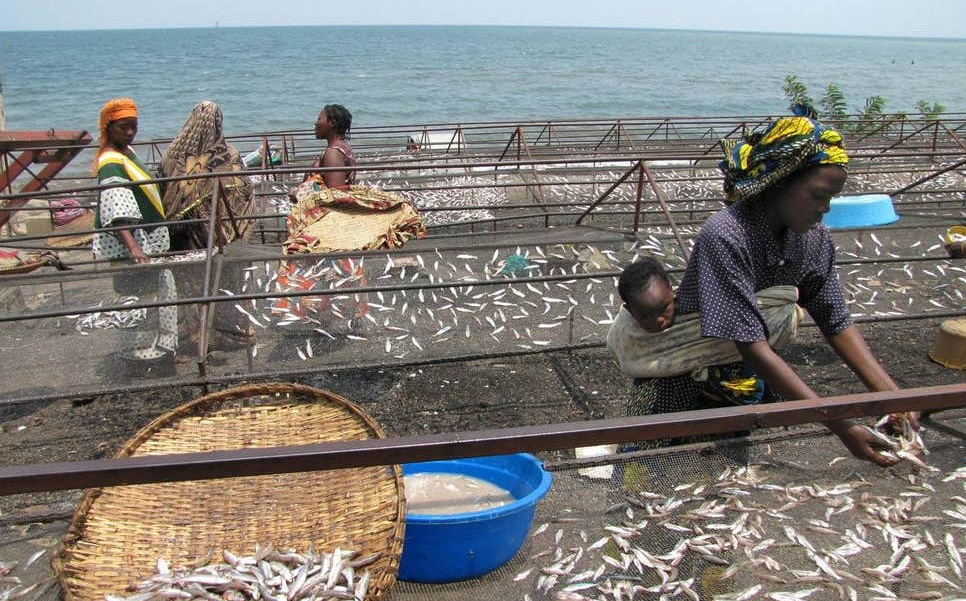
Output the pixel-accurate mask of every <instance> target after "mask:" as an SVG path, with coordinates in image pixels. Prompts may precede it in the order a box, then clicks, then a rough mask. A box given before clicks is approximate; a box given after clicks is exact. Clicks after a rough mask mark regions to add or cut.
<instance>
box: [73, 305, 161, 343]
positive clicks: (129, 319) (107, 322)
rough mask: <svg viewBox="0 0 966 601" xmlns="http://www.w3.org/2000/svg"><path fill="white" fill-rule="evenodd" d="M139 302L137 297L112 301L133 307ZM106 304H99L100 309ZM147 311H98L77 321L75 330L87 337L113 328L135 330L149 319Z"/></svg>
mask: <svg viewBox="0 0 966 601" xmlns="http://www.w3.org/2000/svg"><path fill="white" fill-rule="evenodd" d="M137 302H138V297H136V296H125V297H122V298H119V299H116V300H112V301H110V304H112V305H133V304H135V303H137ZM103 305H104V303H98V305H97V306H98V307H101V306H103ZM147 315H148V310H147V309H131V310H129V311H98V312H95V313H88V314H86V315H84V316H82V317H79V318H78V319H77V323H76V324H74V328H75V329H76V330H77V332H79V333H80V334H81V335H83V336H86V335H87V334H88V333H89V332H90V331H91V330H107V329H112V328H122V329H124V328H134V327H137V325H138V324H139V323H141V322H142V321H144V320H145V319H146V318H147Z"/></svg>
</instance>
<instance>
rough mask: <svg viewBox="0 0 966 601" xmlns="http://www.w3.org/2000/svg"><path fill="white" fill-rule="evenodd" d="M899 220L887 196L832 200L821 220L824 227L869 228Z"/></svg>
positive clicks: (872, 195) (843, 197) (860, 196)
mask: <svg viewBox="0 0 966 601" xmlns="http://www.w3.org/2000/svg"><path fill="white" fill-rule="evenodd" d="M898 220H899V216H898V215H896V210H895V208H894V207H893V206H892V198H891V197H890V196H889V195H888V194H860V195H858V196H840V197H838V198H833V199H832V202H831V203H830V205H829V210H828V213H826V214H825V217H824V218H823V219H822V223H824V224H825V226H826V227H829V228H832V229H837V228H845V227H871V226H875V225H885V224H887V223H894V222H896V221H898Z"/></svg>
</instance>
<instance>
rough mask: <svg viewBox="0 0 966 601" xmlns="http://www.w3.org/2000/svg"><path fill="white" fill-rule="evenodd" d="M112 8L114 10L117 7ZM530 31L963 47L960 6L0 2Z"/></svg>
mask: <svg viewBox="0 0 966 601" xmlns="http://www.w3.org/2000/svg"><path fill="white" fill-rule="evenodd" d="M119 7H120V8H119ZM216 22H217V23H218V24H219V25H220V26H222V27H235V26H258V25H261V26H270V25H274V26H277V25H538V26H568V27H571V26H588V27H632V28H654V29H700V30H719V31H767V32H783V33H823V34H841V35H877V36H909V37H952V38H966V1H963V0H914V1H911V0H809V1H807V2H801V1H798V2H788V1H780V0H756V1H749V0H589V1H588V0H581V1H577V0H487V1H486V2H480V1H474V0H405V1H400V0H348V1H346V0H342V1H339V2H332V1H325V0H270V1H268V2H266V1H265V0H257V1H255V0H231V1H223V0H213V1H209V2H203V1H200V0H161V1H158V2H129V3H120V2H118V1H117V0H76V1H70V2H67V1H60V0H56V1H55V0H4V2H3V3H2V4H0V31H19V30H64V29H129V28H169V27H210V26H213V25H214V24H215V23H216Z"/></svg>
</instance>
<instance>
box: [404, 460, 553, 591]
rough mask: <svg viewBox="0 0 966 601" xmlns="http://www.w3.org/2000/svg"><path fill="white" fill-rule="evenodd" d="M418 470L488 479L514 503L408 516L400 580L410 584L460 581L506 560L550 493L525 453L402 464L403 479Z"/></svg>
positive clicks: (541, 473)
mask: <svg viewBox="0 0 966 601" xmlns="http://www.w3.org/2000/svg"><path fill="white" fill-rule="evenodd" d="M421 472H436V473H439V472H443V473H448V474H463V475H466V476H472V477H474V478H480V479H481V480H487V481H488V482H491V483H493V484H495V485H497V486H499V487H501V488H503V489H505V490H508V491H509V492H510V494H512V495H513V496H514V497H516V499H517V500H516V501H514V502H513V503H509V504H507V505H503V506H502V507H497V508H495V509H487V510H484V511H470V512H465V513H451V514H443V515H430V514H420V513H410V514H407V515H406V536H405V538H404V539H403V548H402V557H400V559H399V579H400V580H408V581H410V582H455V581H457V580H465V579H466V578H473V577H475V576H480V575H482V574H486V573H487V572H490V571H492V570H495V569H496V568H498V567H500V566H501V565H503V564H504V563H506V562H508V561H510V559H512V558H513V556H514V555H516V553H517V551H519V550H520V547H521V546H522V545H523V541H524V540H526V538H527V534H528V533H529V532H530V526H531V524H532V523H533V513H534V511H535V510H536V507H537V502H538V501H539V500H540V499H542V498H543V496H544V495H546V494H547V491H548V490H550V474H549V473H547V471H546V470H544V469H543V466H542V465H541V464H540V462H539V461H537V459H536V458H535V457H533V456H532V455H529V454H526V453H517V454H515V455H495V456H491V457H475V458H470V459H454V460H447V461H426V462H422V463H407V464H405V465H403V475H404V476H405V475H408V474H417V473H421Z"/></svg>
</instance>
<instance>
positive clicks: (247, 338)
mask: <svg viewBox="0 0 966 601" xmlns="http://www.w3.org/2000/svg"><path fill="white" fill-rule="evenodd" d="M242 170H244V165H242V162H241V159H240V158H239V156H238V151H237V150H235V148H234V147H233V146H231V145H230V144H228V143H227V142H226V141H225V135H224V131H223V129H222V112H221V108H220V107H219V106H218V105H217V104H215V103H214V102H211V101H208V100H205V101H203V102H199V103H198V104H197V105H195V107H194V108H193V109H192V110H191V114H190V115H188V118H187V120H185V123H184V125H183V126H182V127H181V131H179V132H178V135H177V136H175V138H174V139H173V140H172V141H171V144H170V145H169V146H168V148H167V150H165V151H164V156H162V157H161V166H160V170H159V171H160V176H161V177H178V176H189V175H202V174H207V173H222V174H224V175H223V176H222V177H219V178H218V180H219V186H218V196H219V199H220V200H221V203H222V207H223V210H222V211H221V215H220V217H221V219H220V220H219V221H218V222H217V223H216V225H215V238H214V241H215V244H218V243H221V244H223V245H227V244H229V243H231V242H232V241H234V240H244V239H246V238H247V236H248V232H249V231H250V229H251V226H252V221H251V219H250V217H251V215H252V213H253V212H254V205H255V202H254V199H255V195H254V190H253V188H252V184H251V182H250V181H249V179H248V178H247V177H244V176H239V175H235V172H238V171H242ZM213 184H214V180H213V179H212V178H197V179H182V180H177V181H173V182H168V183H167V184H166V185H165V189H164V196H163V198H162V204H163V205H164V214H165V217H166V218H167V220H168V221H190V223H178V224H176V225H172V226H170V227H171V248H172V250H175V251H190V250H203V249H206V248H208V222H209V218H210V216H211V214H212V212H215V211H216V207H215V204H214V202H213V198H212V189H213ZM178 272H179V274H180V275H179V281H178V286H179V288H180V289H181V290H182V294H188V295H191V296H201V294H202V292H203V290H204V267H202V266H196V265H193V266H190V267H182V268H180V269H179V270H178ZM242 277H243V271H242V265H241V264H240V263H238V262H228V263H225V265H224V269H223V270H222V273H221V279H220V281H219V286H220V287H221V288H229V289H233V290H235V291H236V292H241V287H242ZM213 307H214V319H213V321H212V325H213V329H212V335H211V338H210V341H211V345H210V348H212V349H214V350H222V351H228V350H234V349H237V348H240V347H242V346H246V345H247V344H248V343H250V342H251V340H252V339H253V337H254V331H253V329H252V327H251V325H250V324H249V323H248V322H247V321H245V319H244V318H243V317H242V315H241V314H240V313H239V312H238V311H235V310H234V308H233V307H231V305H229V304H227V303H218V304H215V305H213ZM187 313H188V315H187V316H186V319H185V322H186V323H185V329H186V330H187V332H188V335H189V337H190V339H191V341H192V342H193V343H197V342H198V340H199V337H200V324H201V319H200V310H196V311H189V312H187Z"/></svg>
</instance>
